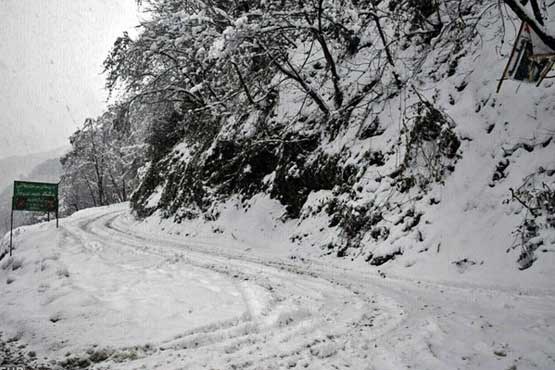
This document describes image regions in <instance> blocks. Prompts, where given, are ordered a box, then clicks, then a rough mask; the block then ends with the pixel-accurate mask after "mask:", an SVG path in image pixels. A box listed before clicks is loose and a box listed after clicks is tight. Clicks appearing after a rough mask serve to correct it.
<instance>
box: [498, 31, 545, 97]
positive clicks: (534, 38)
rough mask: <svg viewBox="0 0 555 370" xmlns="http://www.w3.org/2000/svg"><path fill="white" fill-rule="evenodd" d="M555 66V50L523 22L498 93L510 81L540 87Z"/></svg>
mask: <svg viewBox="0 0 555 370" xmlns="http://www.w3.org/2000/svg"><path fill="white" fill-rule="evenodd" d="M554 64H555V50H553V49H551V48H550V47H549V46H547V45H546V44H545V43H544V42H543V41H542V40H541V39H540V38H539V36H538V35H537V34H536V33H535V32H534V30H532V28H531V27H530V26H529V25H528V24H527V23H526V22H522V24H521V26H520V30H519V32H518V35H517V37H516V40H515V43H514V45H513V49H512V51H511V55H510V57H509V61H508V62H507V65H506V66H505V69H504V70H503V75H502V76H501V80H500V81H499V84H498V85H497V92H499V90H500V89H501V86H502V84H503V81H505V80H509V79H510V80H516V81H522V82H528V83H535V84H536V86H540V84H541V83H542V81H543V80H544V79H545V77H546V76H547V74H548V73H549V71H550V70H551V69H552V68H553V65H554Z"/></svg>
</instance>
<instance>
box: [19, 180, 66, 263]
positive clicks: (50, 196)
mask: <svg viewBox="0 0 555 370" xmlns="http://www.w3.org/2000/svg"><path fill="white" fill-rule="evenodd" d="M13 211H32V212H47V214H48V220H50V212H55V213H56V228H58V184H51V183H46V182H30V181H14V183H13V198H12V213H11V220H10V256H11V255H12V239H13V235H12V234H13Z"/></svg>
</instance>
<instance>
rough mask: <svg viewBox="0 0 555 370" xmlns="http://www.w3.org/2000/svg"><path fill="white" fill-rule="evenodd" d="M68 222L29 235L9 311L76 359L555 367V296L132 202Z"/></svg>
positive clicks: (176, 365) (18, 326) (41, 345)
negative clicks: (307, 252)
mask: <svg viewBox="0 0 555 370" xmlns="http://www.w3.org/2000/svg"><path fill="white" fill-rule="evenodd" d="M62 225H63V226H62V228H61V230H58V231H57V230H56V229H55V228H54V227H53V225H52V224H48V225H47V224H43V225H39V226H35V227H31V228H28V229H25V230H24V231H23V232H22V233H21V234H20V235H18V237H17V238H16V242H18V243H19V247H18V249H17V250H16V254H15V256H16V257H15V258H14V259H12V260H9V259H7V258H5V259H4V260H2V263H1V266H2V270H0V275H1V276H0V277H1V278H2V279H5V280H6V281H9V280H11V281H10V283H9V284H2V286H1V291H0V294H2V296H3V297H4V299H3V300H2V303H0V322H2V324H3V326H2V328H3V330H4V331H5V335H8V336H10V337H12V339H13V341H14V342H15V343H18V344H20V343H24V344H26V345H27V346H28V347H29V349H33V350H34V351H36V353H38V354H39V355H44V356H48V357H50V358H51V359H55V360H57V361H58V365H63V366H64V367H66V368H72V367H76V366H81V365H82V366H89V367H90V368H97V369H141V368H142V369H155V368H160V369H203V368H206V369H286V368H293V369H295V368H299V369H305V368H306V369H349V368H350V369H375V370H382V369H384V370H387V369H392V370H397V369H407V368H410V369H554V368H555V297H554V296H553V295H548V294H546V293H541V292H539V291H538V292H534V291H527V292H526V294H523V293H521V292H519V291H517V290H509V289H505V290H500V289H493V288H486V287H480V286H465V285H463V284H446V283H442V284H440V283H436V282H430V281H428V282H420V281H411V280H409V279H402V278H391V277H389V276H387V277H385V278H382V277H380V276H379V275H377V274H376V272H375V271H374V270H373V269H369V268H368V269H361V268H360V267H357V268H355V267H350V266H348V265H346V264H344V263H343V264H341V263H340V262H338V263H337V264H332V263H329V261H326V262H325V263H324V262H321V261H317V260H312V261H309V260H306V259H303V260H300V259H296V260H285V259H278V258H277V257H270V256H268V255H267V254H260V255H258V254H257V252H256V248H253V249H252V250H249V252H248V254H247V253H244V252H237V251H235V250H234V249H232V248H226V246H225V245H216V244H214V243H208V242H202V241H195V240H192V239H190V240H187V239H186V238H183V237H181V238H180V237H170V236H167V237H160V235H158V234H157V235H153V234H150V233H147V232H141V231H139V229H138V228H136V227H135V223H134V221H133V220H132V218H131V217H129V215H128V212H127V210H126V209H125V207H124V206H115V207H108V208H99V209H94V210H89V211H86V212H81V213H79V214H76V215H74V216H72V217H71V218H68V219H65V220H63V222H62ZM14 267H16V268H15V269H14Z"/></svg>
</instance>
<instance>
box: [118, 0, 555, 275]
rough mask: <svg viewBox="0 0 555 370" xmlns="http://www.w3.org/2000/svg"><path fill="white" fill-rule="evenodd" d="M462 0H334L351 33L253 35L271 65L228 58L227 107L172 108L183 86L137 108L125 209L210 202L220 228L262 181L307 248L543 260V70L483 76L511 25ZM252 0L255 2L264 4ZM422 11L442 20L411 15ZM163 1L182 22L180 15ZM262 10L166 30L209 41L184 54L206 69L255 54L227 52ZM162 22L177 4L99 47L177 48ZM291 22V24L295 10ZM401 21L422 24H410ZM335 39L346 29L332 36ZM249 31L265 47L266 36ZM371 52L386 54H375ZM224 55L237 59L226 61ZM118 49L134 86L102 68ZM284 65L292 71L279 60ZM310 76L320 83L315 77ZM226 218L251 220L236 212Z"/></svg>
mask: <svg viewBox="0 0 555 370" xmlns="http://www.w3.org/2000/svg"><path fill="white" fill-rule="evenodd" d="M387 4H389V5H387ZM461 4H464V6H463V7H462V8H459V9H458V10H455V9H452V8H449V7H447V6H445V7H443V6H438V7H437V8H434V7H433V6H432V5H430V6H428V5H425V4H420V5H414V4H413V5H406V4H405V5H399V4H397V2H395V1H391V2H388V3H385V4H381V5H380V7H379V9H380V10H381V11H384V12H385V14H390V13H387V11H393V10H395V11H396V12H397V13H391V14H390V15H389V16H384V20H383V25H381V23H380V22H378V23H375V22H373V21H372V19H367V18H365V17H364V14H366V13H365V11H366V10H365V8H364V6H363V5H353V4H351V5H348V4H344V5H342V6H344V11H345V14H343V15H342V18H341V22H343V25H344V27H347V28H349V29H351V30H353V29H358V32H359V33H360V36H358V35H357V38H356V39H355V38H353V37H354V36H353V37H351V38H348V37H347V36H344V37H346V38H347V39H342V38H341V37H339V39H337V40H336V39H334V38H333V36H332V35H330V34H327V33H326V31H321V32H322V33H323V35H322V37H329V40H327V42H328V43H329V45H327V44H324V43H322V42H320V41H314V40H313V42H312V43H308V42H303V41H302V40H304V39H302V37H301V36H299V34H296V33H292V34H291V35H289V37H299V40H298V42H297V43H296V44H295V47H290V49H288V52H287V55H285V56H284V55H280V54H278V51H273V50H271V49H265V50H266V52H265V53H266V54H264V55H262V56H260V58H264V57H269V56H271V55H274V56H275V58H278V59H279V58H283V59H279V60H284V61H283V62H280V63H282V64H283V65H282V64H279V63H277V62H275V61H274V62H273V63H274V64H276V63H277V64H276V68H275V70H271V71H267V70H263V71H262V72H259V73H258V74H257V75H256V76H249V79H247V77H246V76H247V74H245V75H244V76H243V75H242V73H248V72H245V71H241V70H240V69H237V70H236V71H237V73H238V74H239V76H242V78H243V82H240V81H241V78H240V77H237V79H236V80H234V81H235V82H236V83H239V86H237V87H236V89H237V91H238V93H237V94H239V97H238V98H236V99H237V103H236V105H235V106H229V107H227V106H226V108H227V109H228V111H224V112H215V111H214V112H210V113H209V114H207V115H203V113H190V112H196V111H195V110H189V111H186V109H188V107H189V106H191V107H195V104H196V103H195V101H193V102H190V101H187V100H185V102H183V103H182V107H181V108H179V107H178V108H176V109H175V110H172V109H174V108H173V107H175V105H174V104H173V103H172V105H171V107H172V108H167V107H165V106H163V107H158V108H154V110H153V111H149V112H148V113H147V114H146V115H145V114H144V112H143V117H145V116H146V117H147V118H148V117H149V115H152V114H154V115H156V114H159V115H160V116H161V117H163V118H160V116H159V117H158V118H157V119H158V120H155V121H153V122H155V123H153V124H152V126H151V127H150V133H149V134H147V135H150V136H147V140H146V141H147V143H148V144H149V146H150V152H149V153H147V160H148V162H147V166H145V168H144V170H143V177H142V179H141V181H142V183H141V185H140V186H139V187H138V189H137V190H136V191H135V193H134V195H133V197H132V198H131V202H132V206H133V209H134V210H135V211H136V212H137V214H138V215H139V216H141V217H146V216H149V215H152V214H153V213H154V214H155V215H156V216H155V218H154V220H156V219H157V217H162V218H169V219H170V220H172V222H177V223H187V222H189V221H188V220H190V219H193V220H194V219H201V220H212V221H214V226H213V228H214V229H218V230H220V228H219V227H218V226H216V225H218V218H219V216H220V214H221V213H222V212H224V209H225V208H226V207H240V208H243V209H245V210H248V209H250V208H254V209H256V208H257V207H258V206H259V200H262V203H260V206H259V208H260V209H259V210H258V212H260V213H264V209H265V208H264V207H265V204H266V203H267V200H268V198H270V199H274V200H277V201H279V203H281V205H282V208H281V210H277V209H276V210H274V213H273V215H274V217H275V218H274V220H273V222H274V223H277V224H282V223H286V224H287V226H286V228H287V230H288V234H287V236H288V237H289V238H290V240H291V241H293V242H294V243H296V244H297V245H298V246H299V247H300V248H305V249H307V250H310V251H311V253H312V254H313V255H326V254H333V255H336V256H338V257H348V258H351V259H353V258H354V259H358V260H364V261H366V262H368V263H369V264H370V265H375V266H381V265H383V264H384V263H386V262H388V261H391V260H395V262H392V263H391V265H395V266H396V267H395V269H398V268H406V269H410V270H411V271H413V272H414V274H415V276H418V275H420V274H424V275H428V274H431V275H433V276H436V274H440V275H441V274H443V275H445V276H447V274H448V271H450V270H460V271H463V272H466V271H467V270H469V271H471V272H472V271H478V272H477V273H478V274H481V275H483V276H487V277H488V278H489V276H490V275H495V274H496V273H497V272H498V271H499V269H498V268H497V267H496V266H498V264H501V266H504V268H506V269H510V270H513V271H514V272H515V273H517V274H518V273H519V269H525V268H528V267H530V266H531V265H532V264H533V263H534V262H535V261H538V265H537V266H536V267H535V268H537V269H539V270H544V269H549V266H551V264H552V262H553V258H554V254H553V253H554V252H555V248H554V244H553V243H554V242H555V239H554V238H555V235H554V226H553V225H554V222H553V212H554V210H555V207H554V206H553V199H555V195H554V194H555V193H554V192H555V176H553V175H554V173H555V168H554V166H555V162H554V160H553V158H555V142H554V141H553V135H554V134H555V129H554V127H553V121H552V115H553V109H554V107H553V104H552V102H551V100H552V99H550V97H551V96H552V95H553V92H554V90H553V89H554V88H553V83H552V82H551V81H550V80H547V82H545V83H544V84H543V85H542V86H541V87H539V88H536V87H534V85H526V84H517V83H515V82H512V81H507V82H506V83H505V84H504V86H503V89H502V91H501V93H500V94H496V93H495V89H496V87H497V82H498V79H499V78H500V76H501V74H502V71H503V66H504V64H505V63H506V61H507V59H508V56H509V53H510V51H511V48H512V42H513V41H514V39H515V37H516V31H517V27H516V25H517V24H516V20H515V17H514V16H513V15H511V14H508V13H505V12H503V11H501V10H500V9H499V8H497V7H496V6H495V4H494V3H493V2H488V1H484V2H479V3H472V2H462V3H461ZM411 6H413V7H415V8H414V9H413V10H416V13H415V14H412V13H410V12H409V10H410V7H411ZM461 6H462V5H461ZM267 7H271V6H270V5H268V6H267ZM267 7H266V8H264V6H261V10H259V11H260V12H262V14H265V13H264V12H265V11H268V10H267ZM404 7H408V8H404ZM330 9H331V8H330ZM336 10H337V9H336ZM329 11H333V9H331V10H329ZM500 11H501V13H500ZM404 12H407V13H404ZM426 12H429V14H428V13H426ZM280 14H281V13H280ZM394 14H395V15H394ZM411 14H412V15H411ZM424 14H428V17H429V18H430V19H433V16H432V15H437V16H438V17H440V18H441V19H442V21H441V22H442V23H438V24H435V23H434V22H432V21H429V22H425V21H423V20H422V18H421V17H422V16H424ZM500 15H502V16H503V18H502V17H500ZM228 16H229V17H232V15H231V14H228ZM460 17H462V18H460ZM511 17H512V18H511ZM179 19H181V20H182V21H183V22H184V23H183V24H181V23H176V24H181V26H180V27H183V29H182V30H181V32H183V33H184V34H185V35H187V32H188V28H187V25H188V23H187V22H193V20H192V18H191V19H189V18H183V17H182V18H179ZM337 19H339V18H337ZM460 19H463V20H464V22H466V23H464V24H459V23H458V22H459V20H460ZM274 21H275V20H273V19H270V20H266V19H265V18H264V17H263V16H262V18H261V20H260V19H258V18H257V17H252V19H251V18H249V17H247V19H242V18H240V19H238V20H237V21H236V22H235V23H233V24H231V25H230V26H229V27H228V29H227V31H226V32H224V33H223V36H221V37H222V38H218V37H213V38H212V39H208V40H205V39H203V41H202V42H203V43H205V44H206V45H204V44H203V45H202V46H201V45H197V44H194V43H193V44H192V45H189V44H187V43H185V44H183V47H184V48H193V49H195V48H199V50H201V51H202V50H205V51H206V50H209V52H207V53H206V55H207V56H204V54H203V53H202V52H201V51H199V54H198V55H200V56H198V55H197V56H196V57H195V58H199V59H200V60H197V59H194V61H195V62H198V63H199V65H200V66H204V65H205V64H206V65H208V66H207V67H206V68H214V73H221V74H223V76H227V74H226V73H232V72H233V71H234V70H235V69H236V68H240V67H239V66H240V65H244V66H249V67H250V68H251V69H252V68H256V67H257V65H256V64H254V65H251V64H249V63H255V62H253V61H252V60H251V59H250V58H251V55H250V54H248V52H247V51H245V53H246V54H245V55H243V56H241V55H236V54H234V53H235V52H236V50H235V49H233V47H234V46H235V45H236V44H237V43H241V42H243V38H247V39H248V37H254V38H256V37H259V36H257V34H256V32H257V30H258V28H257V27H271V25H272V24H273V23H272V22H274ZM279 21H280V20H279V19H278V20H277V21H275V22H279ZM171 22H177V21H176V19H175V17H174V16H168V15H167V14H164V13H162V14H160V16H159V18H158V19H156V20H154V21H153V22H152V24H148V25H146V26H145V31H144V32H145V33H144V34H143V36H142V37H144V39H143V38H139V41H137V42H135V43H134V42H133V41H130V40H127V41H125V42H126V43H129V45H130V46H126V49H124V50H125V51H122V50H121V49H118V48H115V49H114V51H113V53H114V54H113V55H112V58H113V59H112V62H111V63H116V61H115V60H119V59H117V58H120V59H121V58H122V56H121V55H119V56H118V54H117V53H128V56H129V57H131V55H135V54H134V53H139V52H141V51H142V50H143V48H146V46H145V45H144V43H147V45H150V49H149V50H151V51H149V52H152V51H155V50H165V53H170V52H172V53H173V52H175V53H176V55H180V54H179V53H178V51H179V50H174V49H173V47H174V46H173V45H174V44H176V45H181V44H180V43H181V42H185V41H184V40H182V39H176V40H175V41H174V40H173V39H172V38H174V37H177V35H176V34H173V33H168V34H160V35H159V34H156V32H159V30H158V28H157V27H158V26H159V25H161V24H166V23H171ZM194 22H196V21H194ZM264 22H268V23H264ZM283 22H286V20H283ZM298 22H300V23H299V24H296V27H300V28H301V29H303V27H304V25H303V23H302V22H304V21H303V20H298ZM335 22H339V20H336V21H335ZM333 25H334V24H331V25H328V26H329V27H333ZM307 27H308V26H307ZM380 27H381V28H383V30H384V32H385V33H386V34H387V35H390V34H391V35H394V34H400V35H401V36H400V37H401V38H400V40H396V41H392V44H391V45H389V46H388V48H387V49H384V48H383V46H382V47H380V46H378V45H380V43H381V42H383V40H381V39H380V36H379V32H378V31H379V28H380ZM418 27H422V29H425V30H426V32H424V31H423V33H422V34H418V33H417V32H416V33H415V29H417V28H418ZM195 32H196V31H195ZM299 32H300V31H299ZM146 34H149V35H151V36H152V35H154V34H156V35H157V37H158V38H154V39H153V38H152V37H151V36H149V37H151V38H146V36H144V35H146ZM391 35H390V37H392V36H391ZM351 36H352V34H351ZM183 37H185V36H183ZM306 37H310V35H308V36H306ZM342 37H343V36H342ZM193 39H194V38H193ZM194 40H195V39H194ZM318 40H320V39H318ZM349 40H350V42H355V41H356V45H354V46H353V45H352V46H353V48H354V49H353V50H350V49H349V50H347V51H345V50H344V49H343V48H344V47H345V43H347V42H348V41H349ZM120 42H122V43H123V42H124V40H120ZM199 42H200V41H199ZM257 42H259V43H262V42H267V43H268V45H267V46H265V47H266V48H271V47H275V45H274V44H272V42H273V41H267V40H266V39H260V40H258V41H257ZM318 43H320V45H318ZM347 44H348V43H347ZM348 45H349V44H348ZM363 45H366V46H367V47H364V46H363ZM355 46H356V48H355ZM369 46H373V47H374V48H375V49H372V48H368V47H369ZM248 47H250V46H245V48H248ZM325 48H329V49H330V50H331V51H330V53H332V54H333V58H332V57H329V58H328V57H327V56H326V55H327V54H326V52H325V51H324V50H326V49H325ZM187 50H188V49H187ZM249 50H250V49H249ZM272 53H274V54H272ZM384 54H387V55H393V56H392V57H391V60H390V62H389V63H388V62H387V60H389V57H388V58H385V59H384V57H385V56H386V55H384ZM122 55H125V54H122ZM147 55H148V53H147ZM116 56H117V58H116ZM153 58H154V57H153ZM176 58H178V56H176ZM229 58H231V59H232V60H236V59H237V61H236V64H235V67H232V66H229V68H231V72H226V71H227V70H226V68H227V67H226V66H227V65H226V64H225V63H227V61H228V60H229ZM234 58H235V59H234ZM241 58H242V59H241ZM303 58H304V60H303ZM334 58H335V59H334ZM178 60H179V59H178ZM255 61H256V60H255ZM141 63H142V64H140V65H139V66H138V67H137V68H142V69H145V70H147V71H151V69H149V68H152V67H153V66H154V65H156V64H155V63H154V61H152V60H150V59H149V60H145V61H142V62H141ZM210 63H213V64H210ZM237 63H239V64H237ZM240 63H243V64H240ZM116 65H117V64H116ZM357 66H366V67H367V68H368V69H358V68H357ZM124 67H125V68H130V66H128V65H125V66H123V65H118V68H119V69H114V70H113V72H112V74H111V75H110V76H109V81H111V83H113V84H115V83H116V82H119V83H128V84H131V86H135V85H133V84H136V85H137V86H141V85H140V84H141V82H140V80H139V81H136V80H134V78H135V77H134V76H133V75H132V74H124V75H123V76H119V75H118V74H117V73H119V71H121V69H122V68H124ZM114 68H115V67H114ZM168 68H170V67H168ZM199 68H200V67H199ZM202 68H204V67H202ZM241 68H242V67H241ZM295 68H299V71H301V72H303V73H306V74H307V75H303V74H302V73H299V74H298V76H297V75H295V73H293V71H295V70H296V69H295ZM334 69H335V70H336V72H335V74H334V73H332V72H330V71H332V70H334ZM152 72H153V73H154V72H155V69H152ZM176 73H178V74H179V73H181V72H180V70H179V71H176ZM191 73H192V72H191ZM271 73H274V74H271ZM267 74H269V75H267ZM334 76H335V77H334ZM165 77H166V76H163V75H161V76H160V79H162V78H165ZM251 77H252V78H251ZM173 78H174V80H175V79H177V78H179V77H178V75H176V76H174V77H173ZM222 78H223V77H222ZM334 80H335V81H336V82H337V81H339V82H337V83H334V82H333V81H334ZM187 81H188V80H187V79H185V81H184V83H192V82H190V81H189V82H187ZM238 81H239V82H238ZM305 82H306V83H305ZM168 83H169V82H168ZM211 83H212V82H211V81H208V80H205V81H204V82H203V84H193V85H194V86H193V87H192V88H191V92H192V93H193V94H199V95H198V96H199V98H200V97H202V99H207V97H206V95H205V94H203V92H204V90H203V89H209V87H207V85H209V84H211ZM226 83H227V82H226ZM249 84H250V85H249ZM264 84H266V85H264ZM310 84H312V85H316V84H320V85H319V86H320V87H319V90H318V93H317V94H313V92H314V91H313V90H311V89H310V88H309V87H308V85H310ZM168 86H171V84H170V85H168ZM214 86H215V87H214V89H216V87H218V86H219V85H218V83H217V82H214ZM144 88H145V89H146V91H148V88H151V87H149V86H148V85H146V86H145V87H144ZM249 89H251V90H252V91H251V90H249ZM168 91H172V89H171V88H169V87H168ZM249 95H252V96H250V97H249ZM253 96H255V97H256V96H262V97H261V98H260V99H265V100H264V104H265V105H264V104H262V100H261V102H259V103H256V102H255V103H252V105H253V106H252V107H251V106H250V105H249V101H252V102H254V100H256V99H255V97H253ZM137 98H141V99H142V97H141V95H138V96H137ZM164 98H165V96H164V95H162V96H160V97H159V99H164ZM184 99H185V98H184ZM144 104H145V109H147V108H146V107H151V105H147V104H148V103H147V102H144ZM214 104H216V105H217V104H220V103H218V102H214ZM222 104H223V103H222ZM148 109H151V108H148ZM156 109H159V110H156ZM167 109H170V113H168V111H167ZM214 109H216V108H214ZM218 109H219V108H218ZM222 109H223V108H222ZM197 110H201V108H198V109H197ZM216 110H217V109H216ZM172 112H173V113H172ZM187 112H189V113H187ZM188 114H192V115H193V116H191V117H189V116H188ZM218 114H221V117H222V118H219V116H218ZM195 115H196V116H195ZM195 122H202V125H200V124H198V123H195ZM196 125H199V126H198V127H197V126H196ZM170 148H173V149H170ZM511 189H512V193H511ZM530 209H531V210H530ZM154 222H155V221H154ZM192 222H194V223H196V222H197V221H192ZM237 227H238V228H243V232H244V233H245V234H248V233H250V232H251V230H250V225H249V224H248V223H241V224H240V225H238V226H237ZM221 231H222V232H224V233H225V232H228V233H230V232H232V230H226V229H225V228H224V229H222V230H221ZM436 261H441V263H439V264H436ZM430 263H431V264H433V265H434V266H441V267H438V268H439V269H440V270H439V271H438V270H437V268H434V269H430V268H429V267H430V266H429V264H430ZM384 268H385V269H389V268H390V267H384ZM463 276H464V274H463ZM462 278H463V279H464V277H462ZM491 278H492V279H494V280H495V278H494V277H493V276H492V277H491Z"/></svg>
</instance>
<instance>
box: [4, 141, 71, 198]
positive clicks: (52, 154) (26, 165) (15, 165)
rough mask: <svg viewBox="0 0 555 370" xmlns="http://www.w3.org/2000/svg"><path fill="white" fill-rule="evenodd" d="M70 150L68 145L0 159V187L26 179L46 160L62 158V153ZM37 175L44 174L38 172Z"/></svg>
mask: <svg viewBox="0 0 555 370" xmlns="http://www.w3.org/2000/svg"><path fill="white" fill-rule="evenodd" d="M68 150H69V148H68V147H61V148H58V149H55V150H51V151H48V152H44V153H35V154H29V155H25V156H12V157H6V158H2V159H0V189H4V188H5V187H6V186H8V185H10V184H11V183H12V182H13V181H14V180H18V179H26V178H28V176H29V175H30V173H31V171H34V170H35V168H36V167H37V166H39V165H40V164H42V163H43V162H44V161H46V160H48V159H52V158H60V157H61V156H62V154H64V153H65V152H67V151H68ZM36 176H42V175H40V174H36Z"/></svg>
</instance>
